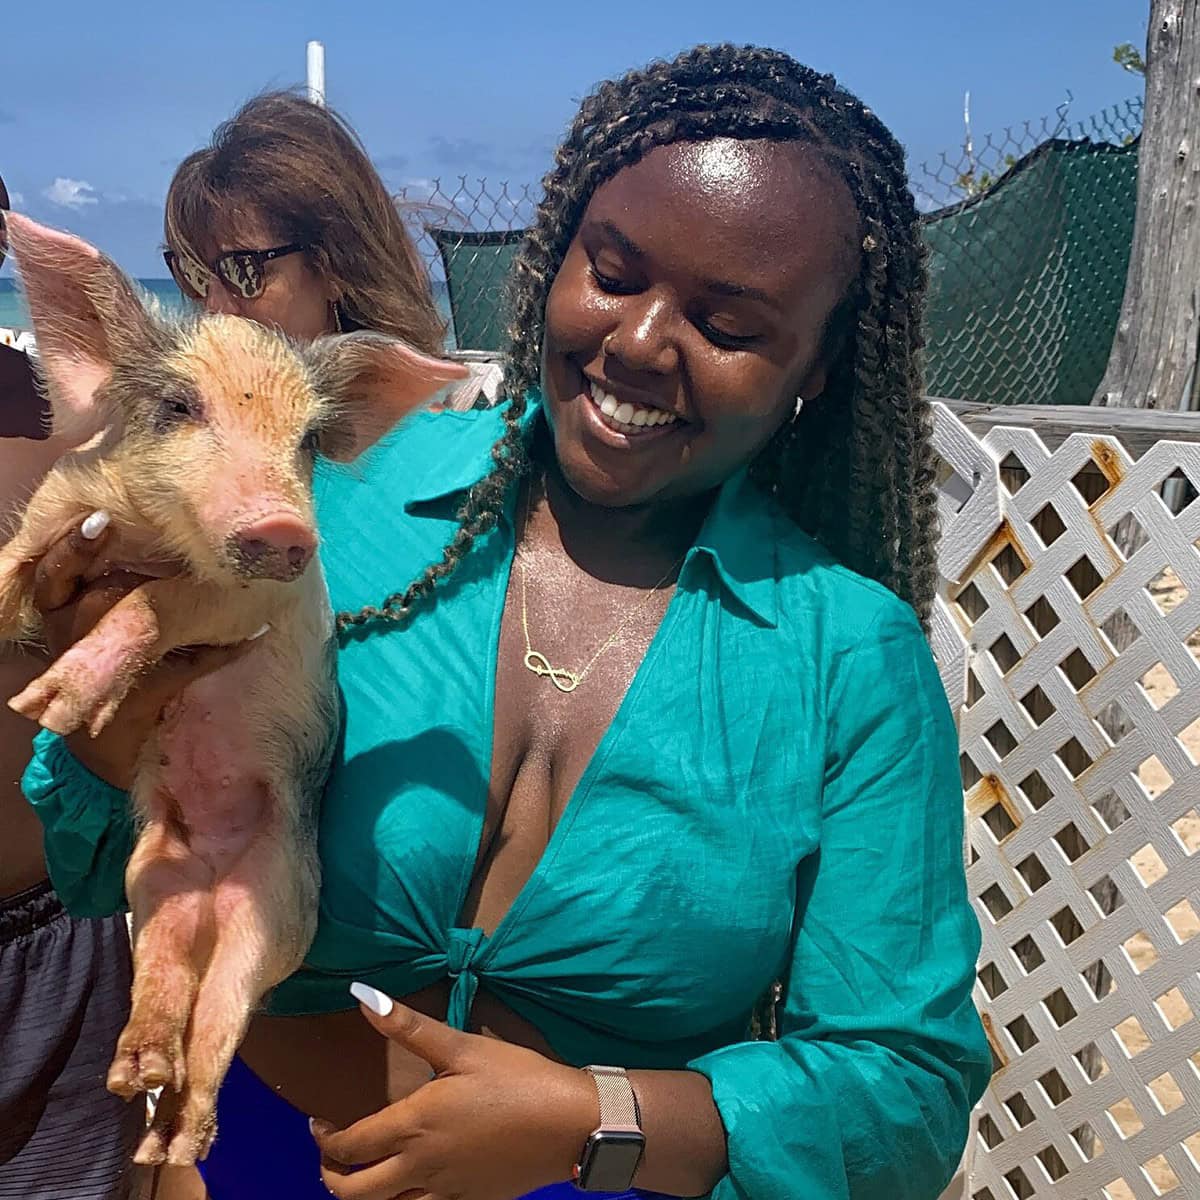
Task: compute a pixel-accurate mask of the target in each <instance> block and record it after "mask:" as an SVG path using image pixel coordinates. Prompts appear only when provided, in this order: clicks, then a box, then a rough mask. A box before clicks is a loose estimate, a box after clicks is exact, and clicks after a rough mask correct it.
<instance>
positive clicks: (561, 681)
mask: <svg viewBox="0 0 1200 1200" xmlns="http://www.w3.org/2000/svg"><path fill="white" fill-rule="evenodd" d="M529 490H530V492H532V491H533V485H532V483H531V484H530V488H529ZM528 528H529V497H528V496H526V500H525V520H524V521H523V522H522V534H524V533H525V532H526V531H527V530H528ZM686 557H687V551H686V550H685V551H684V552H683V553H682V554H681V555H680V556H679V557H678V558H677V559H676V560H675V561H674V562H673V563H672V564H671V565H670V567H668V568H667V573H666V574H665V575H664V576H663V577H662V578H661V579H660V580H659V581H658V582H657V583H656V584H655V585H654V586H653V587H652V588H651V589H650V590H649V591H648V592H647V593H646V596H645V598H644V599H643V600H642V602H641V603H640V604H639V605H637V606H636V607H635V608H632V609H630V610H629V612H627V613H626V614H625V616H624V617H623V618H622V620H621V623H620V624H619V625H618V626H617V627H616V629H614V630H613V631H612V633H610V634H609V635H608V637H607V638H606V639H605V641H604V644H603V645H602V646H601V647H600V649H599V650H597V651H596V653H595V654H593V655H592V657H591V658H590V659H588V661H587V664H586V665H585V666H584V668H583V669H582V670H580V671H568V670H567V669H566V667H556V666H554V665H553V664H552V663H551V662H550V660H549V659H548V658H547V657H546V656H545V655H544V654H543V653H542V652H541V651H540V650H535V649H534V648H533V644H532V643H531V641H530V639H529V610H528V604H527V591H528V575H527V573H526V571H525V563H524V561H523V557H522V555H521V552H520V550H519V549H518V550H517V553H516V558H517V568H518V569H519V570H520V572H521V629H522V630H523V631H524V633H525V668H526V670H529V671H532V672H533V673H534V674H535V675H537V676H539V677H541V678H544V679H549V680H550V682H551V683H552V684H554V686H555V687H556V688H558V690H559V691H560V692H573V691H574V690H575V689H576V688H577V687H578V686H579V685H580V684H581V683H582V682H583V681H584V680H585V679H586V678H587V676H588V672H589V671H590V670H591V669H592V668H593V667H594V666H595V665H596V662H597V660H598V659H599V658H600V656H601V655H602V654H603V653H604V652H605V651H606V650H607V649H609V647H611V646H612V645H613V644H614V643H615V642H616V640H617V639H618V638H619V637H620V636H621V634H622V633H624V632H625V628H626V626H627V625H628V624H629V622H630V621H632V620H633V618H634V617H636V616H637V615H638V614H639V613H641V612H642V610H643V609H645V607H646V606H647V605H648V604H649V603H650V601H651V600H653V599H654V597H655V596H656V595H657V594H658V592H659V591H660V590H661V589H662V587H663V585H664V584H665V583H666V582H667V580H668V579H670V578H671V576H672V575H674V573H675V571H676V569H677V568H678V567H679V565H680V564H681V563H682V562H683V560H684V559H685V558H686Z"/></svg>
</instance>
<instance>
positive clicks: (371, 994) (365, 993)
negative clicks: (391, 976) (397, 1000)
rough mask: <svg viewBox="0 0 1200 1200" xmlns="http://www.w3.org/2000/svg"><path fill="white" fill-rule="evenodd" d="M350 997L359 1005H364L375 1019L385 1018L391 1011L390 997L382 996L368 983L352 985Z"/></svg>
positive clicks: (382, 994)
mask: <svg viewBox="0 0 1200 1200" xmlns="http://www.w3.org/2000/svg"><path fill="white" fill-rule="evenodd" d="M350 995H352V996H353V997H354V998H355V1000H357V1001H358V1002H359V1003H360V1004H365V1005H366V1006H367V1007H368V1008H369V1009H370V1010H371V1011H372V1012H373V1013H374V1014H375V1015H376V1016H377V1017H386V1016H387V1015H388V1013H390V1012H391V1011H392V998H391V996H386V995H384V993H383V992H381V991H380V990H379V989H378V988H373V987H371V985H370V984H368V983H352V984H351V985H350Z"/></svg>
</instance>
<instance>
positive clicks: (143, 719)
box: [33, 513, 247, 788]
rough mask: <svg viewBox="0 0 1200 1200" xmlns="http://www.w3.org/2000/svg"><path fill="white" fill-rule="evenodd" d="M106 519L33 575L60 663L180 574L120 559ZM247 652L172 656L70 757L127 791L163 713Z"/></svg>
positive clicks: (78, 739)
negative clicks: (101, 626) (105, 621)
mask: <svg viewBox="0 0 1200 1200" xmlns="http://www.w3.org/2000/svg"><path fill="white" fill-rule="evenodd" d="M121 550H122V547H121V546H120V545H119V544H118V540H117V539H116V538H114V536H113V531H112V529H111V528H110V525H109V521H108V515H107V514H106V513H93V514H92V515H91V516H90V517H88V518H87V519H86V520H85V521H84V522H83V523H82V525H80V526H79V527H77V528H75V529H72V530H71V531H70V532H69V533H67V534H65V535H64V536H63V537H61V538H59V539H58V541H57V542H55V543H54V544H53V545H52V546H51V547H50V549H49V550H48V551H47V552H46V553H45V554H44V555H43V556H42V559H41V561H40V562H39V563H38V565H37V568H36V571H35V575H34V597H33V599H34V605H35V607H36V608H37V610H38V612H39V614H40V615H41V618H42V630H43V636H44V638H45V641H46V647H47V649H48V650H49V652H50V656H51V657H52V658H55V659H57V658H58V657H59V656H60V655H61V654H62V653H63V652H64V651H65V650H67V649H68V648H69V647H71V646H73V645H74V644H75V643H76V642H77V641H79V639H80V638H82V637H84V636H85V635H86V634H87V633H89V632H90V631H91V629H92V628H93V627H94V626H95V625H96V623H97V622H98V621H99V620H100V618H101V617H103V616H104V614H105V613H106V612H108V610H109V609H110V608H112V607H113V606H114V605H116V604H118V603H119V602H120V601H121V600H122V599H124V597H125V596H127V595H128V594H129V593H130V592H131V591H133V590H134V589H135V588H136V587H138V586H140V585H141V584H143V583H145V582H146V581H147V580H148V579H161V578H166V577H170V576H173V575H177V574H179V573H180V572H181V571H182V570H183V564H182V563H178V562H150V561H135V560H131V558H130V557H129V556H126V557H122V556H121ZM246 644H247V643H243V644H242V646H203V647H198V648H196V649H193V650H177V651H173V652H172V653H170V654H168V655H167V656H166V658H164V659H163V660H162V662H161V663H160V664H159V665H158V666H157V667H155V668H154V670H152V671H151V672H150V673H149V674H148V675H146V677H145V678H144V679H142V680H141V681H140V682H139V683H138V685H137V686H136V687H135V688H134V689H133V691H131V692H130V693H129V695H128V696H127V697H126V699H125V700H124V702H123V703H122V704H121V708H120V710H119V712H118V714H117V717H116V719H115V720H114V721H113V722H112V723H111V724H110V725H109V726H108V727H107V728H106V729H105V730H104V731H103V732H102V733H101V734H99V736H97V737H96V738H89V737H88V736H87V734H86V733H82V732H81V733H75V734H72V735H71V736H70V737H69V738H68V744H69V745H70V747H71V752H72V754H74V755H75V757H76V758H78V759H79V761H80V762H81V763H83V765H84V766H85V767H87V768H88V769H89V770H90V771H92V773H93V774H95V775H99V776H100V777H101V778H102V779H105V780H107V781H108V782H109V783H112V784H115V785H116V786H117V787H122V788H128V787H129V784H130V781H131V779H132V777H133V771H134V767H135V765H136V763H137V756H138V753H139V751H140V750H141V747H142V745H143V744H144V742H145V741H146V738H147V737H148V736H149V735H150V733H151V731H152V730H153V728H154V726H155V725H156V724H157V722H158V721H159V719H160V717H161V715H162V712H163V709H164V708H165V707H166V706H167V705H168V704H169V703H170V702H171V701H172V700H173V699H174V698H175V697H176V696H177V695H179V693H180V692H181V691H183V689H184V688H185V687H187V685H188V684H189V683H191V682H192V681H193V680H195V679H198V678H199V677H200V676H201V675H206V674H208V673H209V672H210V671H215V670H216V669H217V668H218V667H221V666H223V665H224V664H225V663H227V662H229V661H231V660H232V659H234V658H236V657H237V656H238V654H239V653H241V652H242V650H243V647H244V646H245V645H246Z"/></svg>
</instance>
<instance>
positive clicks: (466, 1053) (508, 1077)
mask: <svg viewBox="0 0 1200 1200" xmlns="http://www.w3.org/2000/svg"><path fill="white" fill-rule="evenodd" d="M352 991H353V993H354V995H355V997H356V998H357V999H358V1000H359V1001H360V1002H361V1004H362V1011H363V1015H364V1016H365V1017H366V1018H367V1020H368V1021H370V1022H371V1024H372V1025H374V1026H375V1028H376V1029H378V1030H379V1032H380V1033H382V1034H383V1035H384V1036H385V1037H388V1038H390V1039H391V1040H392V1041H394V1042H396V1043H397V1044H399V1045H401V1046H403V1047H404V1048H405V1049H407V1050H410V1051H412V1052H413V1053H414V1054H416V1055H418V1056H419V1057H420V1058H422V1059H424V1060H425V1061H426V1062H427V1063H428V1064H429V1065H430V1067H431V1068H432V1070H433V1078H432V1079H431V1080H430V1081H429V1083H427V1084H425V1085H424V1086H423V1087H420V1088H418V1089H417V1090H416V1091H415V1092H413V1093H412V1094H411V1095H410V1096H407V1097H406V1098H405V1099H403V1100H400V1101H398V1102H397V1103H395V1104H392V1105H389V1106H388V1107H387V1108H385V1109H383V1110H382V1111H381V1112H377V1113H374V1114H372V1115H371V1116H369V1117H364V1118H363V1119H362V1120H361V1121H356V1122H355V1123H354V1124H353V1125H351V1126H349V1127H348V1128H347V1129H343V1130H340V1131H339V1130H335V1129H334V1127H333V1126H332V1125H330V1124H329V1123H328V1122H327V1121H320V1120H314V1121H313V1123H312V1126H313V1137H314V1138H315V1139H316V1142H317V1145H318V1147H319V1148H320V1151H321V1158H322V1169H321V1178H322V1180H323V1181H324V1183H325V1186H326V1187H327V1188H328V1189H329V1190H330V1191H331V1192H332V1193H333V1194H334V1195H335V1196H337V1197H339V1200H393V1198H394V1197H400V1198H402V1200H419V1198H420V1200H426V1198H436V1197H438V1196H453V1197H456V1198H461V1200H513V1198H514V1197H515V1196H523V1195H524V1194H525V1193H526V1192H532V1191H535V1190H536V1189H537V1188H540V1187H545V1186H547V1185H548V1184H551V1183H558V1182H561V1181H563V1180H565V1179H570V1178H571V1172H572V1168H573V1167H574V1165H575V1162H576V1161H577V1160H578V1158H579V1154H580V1152H581V1151H582V1150H583V1146H584V1143H585V1142H586V1141H587V1138H588V1135H589V1134H590V1133H591V1132H592V1130H593V1129H595V1128H596V1126H597V1125H598V1124H599V1121H600V1106H599V1101H598V1099H597V1096H596V1085H595V1084H594V1083H593V1082H592V1080H591V1078H590V1076H588V1074H587V1073H586V1072H584V1071H580V1070H577V1069H576V1068H574V1067H568V1066H564V1065H563V1064H561V1063H556V1062H553V1061H552V1060H550V1059H548V1058H545V1057H544V1056H543V1055H541V1054H538V1053H537V1052H536V1051H534V1050H527V1049H525V1048H524V1047H522V1046H513V1045H510V1044H509V1043H507V1042H502V1041H499V1040H498V1039H496V1038H491V1037H484V1036H480V1035H478V1034H471V1033H460V1032H459V1031H458V1030H455V1029H451V1028H450V1027H449V1026H448V1025H444V1024H442V1022H440V1021H435V1020H433V1019H432V1018H430V1017H425V1016H422V1015H421V1014H419V1013H417V1012H414V1011H413V1010H412V1009H410V1008H406V1007H405V1006H404V1005H402V1004H398V1003H396V1002H395V1001H393V1000H392V999H391V998H390V997H388V996H385V995H384V994H383V993H382V992H379V991H376V990H375V989H374V988H367V987H365V985H363V984H355V986H354V988H353V989H352Z"/></svg>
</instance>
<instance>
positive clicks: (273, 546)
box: [226, 513, 317, 583]
mask: <svg viewBox="0 0 1200 1200" xmlns="http://www.w3.org/2000/svg"><path fill="white" fill-rule="evenodd" d="M226 545H227V548H228V551H229V555H230V557H231V558H232V559H233V562H234V565H235V567H236V569H237V571H238V573H239V574H241V575H246V576H248V577H249V578H251V579H278V580H280V581H281V582H284V583H287V582H288V581H289V580H292V579H296V578H298V577H299V576H300V575H301V574H302V573H303V571H304V568H305V567H307V566H308V562H309V559H311V558H312V556H313V551H314V550H315V549H316V548H317V540H316V538H315V536H314V535H313V531H312V530H311V529H310V528H309V527H308V526H307V525H305V524H304V522H303V521H301V520H300V518H299V517H295V516H292V515H291V514H289V513H277V514H275V515H273V516H270V517H264V518H262V519H261V520H258V521H255V522H254V524H253V525H247V526H245V527H244V528H242V529H239V530H238V531H237V532H236V533H234V534H232V535H231V536H230V538H229V541H228V542H227V543H226Z"/></svg>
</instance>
